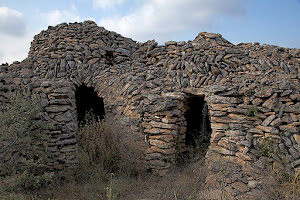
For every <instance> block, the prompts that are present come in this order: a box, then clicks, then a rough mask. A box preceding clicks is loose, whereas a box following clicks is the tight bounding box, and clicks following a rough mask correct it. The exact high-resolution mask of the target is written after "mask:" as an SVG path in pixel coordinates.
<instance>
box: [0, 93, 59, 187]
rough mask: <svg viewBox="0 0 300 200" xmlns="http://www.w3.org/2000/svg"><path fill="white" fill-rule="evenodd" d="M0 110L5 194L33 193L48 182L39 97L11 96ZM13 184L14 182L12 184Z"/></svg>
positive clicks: (1, 171) (0, 172)
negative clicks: (20, 191)
mask: <svg viewBox="0 0 300 200" xmlns="http://www.w3.org/2000/svg"><path fill="white" fill-rule="evenodd" d="M8 102H9V103H6V104H5V105H4V106H3V107H1V108H0V110H2V112H0V146H1V149H0V175H2V176H4V177H5V179H4V181H3V182H4V185H5V188H6V189H7V190H10V191H16V190H27V191H28V190H36V189H39V188H40V187H42V186H44V185H46V184H48V183H49V182H51V181H50V180H51V179H52V177H53V173H48V172H47V170H46V167H45V165H44V164H45V158H46V157H47V155H46V148H47V145H46V143H47V136H46V135H45V134H42V130H43V129H45V128H47V127H49V125H47V126H46V125H45V124H46V123H44V122H43V120H42V116H43V111H42V107H41V105H40V97H39V95H38V94H35V93H31V92H30V91H25V90H24V91H22V92H18V91H16V92H10V94H9V95H8ZM11 180H13V181H11Z"/></svg>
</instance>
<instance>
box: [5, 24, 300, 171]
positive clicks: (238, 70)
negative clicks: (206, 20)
mask: <svg viewBox="0 0 300 200" xmlns="http://www.w3.org/2000/svg"><path fill="white" fill-rule="evenodd" d="M299 77H300V50H299V49H288V48H282V47H278V46H272V45H260V44H258V43H254V44H251V43H247V44H244V43H242V44H238V45H233V44H231V43H230V42H228V41H227V40H225V39H224V38H222V36H221V35H220V34H213V33H200V34H199V35H198V36H197V37H196V38H195V39H194V40H193V41H189V42H174V41H170V42H166V43H165V45H163V46H160V45H158V44H157V43H156V42H155V41H148V42H145V43H137V42H135V41H133V40H132V39H129V38H125V37H122V36H121V35H119V34H117V33H115V32H111V31H108V30H106V29H104V28H103V27H99V26H97V25H96V24H95V23H94V22H91V21H85V22H83V23H70V24H67V23H63V24H60V25H57V26H55V27H49V28H48V30H46V31H42V32H41V33H40V34H38V35H36V36H35V37H34V40H33V41H32V43H31V48H30V52H29V54H28V57H27V58H26V59H25V60H24V61H22V62H14V63H13V64H11V65H7V64H2V66H0V102H2V103H4V102H5V101H6V98H5V96H6V94H7V92H8V91H9V90H10V89H20V88H22V87H26V88H30V89H32V90H34V91H36V92H37V93H39V94H40V96H41V98H42V101H41V104H42V106H43V109H44V113H45V120H48V121H52V122H54V128H51V130H48V134H49V135H51V138H50V139H49V141H48V145H49V150H50V153H51V156H49V158H48V165H49V167H51V168H53V169H56V170H62V171H69V170H73V169H74V168H76V165H77V159H76V154H75V152H76V150H77V143H78V141H77V137H76V130H77V127H78V120H82V117H83V113H84V112H85V111H86V110H87V109H90V108H93V110H94V111H95V112H96V114H97V115H98V116H100V117H104V116H105V118H106V119H107V120H113V121H114V122H115V123H116V124H117V125H119V126H121V127H123V128H124V130H127V132H128V135H127V136H128V137H134V138H135V141H136V143H137V144H138V145H140V146H141V151H143V152H144V156H143V157H142V158H140V159H143V160H145V166H146V168H147V169H150V170H151V171H152V172H154V173H158V174H164V173H165V172H167V171H168V169H170V168H171V167H172V166H174V164H175V163H176V162H177V161H178V160H180V158H181V156H182V154H183V153H184V152H185V151H186V147H187V145H195V141H194V139H195V138H199V137H204V138H206V139H205V140H203V141H204V142H207V143H208V146H209V147H208V150H207V151H208V152H207V154H206V156H207V157H208V158H209V157H215V156H216V155H219V156H220V157H223V158H227V159H230V160H232V161H234V162H236V163H239V164H241V166H242V165H245V164H247V163H256V164H257V165H259V163H261V161H262V160H263V159H264V157H263V156H262V155H260V154H259V153H258V150H259V148H260V145H261V143H262V141H263V140H264V139H265V138H272V139H273V140H274V141H276V144H275V149H276V150H277V152H279V153H278V155H277V157H276V158H274V161H275V160H276V159H278V160H285V162H287V164H288V165H290V166H291V167H292V168H297V167H300V148H299V145H300V134H299V126H300V108H299V107H300V102H299V101H300V90H299V88H300V83H299ZM207 138H208V139H207ZM8 160H9V158H8Z"/></svg>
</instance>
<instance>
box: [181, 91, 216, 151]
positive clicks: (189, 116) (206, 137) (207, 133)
mask: <svg viewBox="0 0 300 200" xmlns="http://www.w3.org/2000/svg"><path fill="white" fill-rule="evenodd" d="M185 106H186V113H185V119H186V122H187V127H186V128H187V130H186V136H185V145H186V147H187V148H188V153H189V152H193V153H197V154H198V155H199V154H202V155H201V156H204V155H205V154H206V152H207V149H208V147H209V144H210V137H211V132H212V130H211V126H210V120H209V114H208V106H207V103H206V102H205V100H204V96H191V97H189V98H188V99H187V101H186V105H185Z"/></svg>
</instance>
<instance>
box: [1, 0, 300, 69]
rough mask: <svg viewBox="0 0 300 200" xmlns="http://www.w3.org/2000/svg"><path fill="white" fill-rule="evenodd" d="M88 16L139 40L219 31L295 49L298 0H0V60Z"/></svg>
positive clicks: (299, 44) (14, 57)
mask: <svg viewBox="0 0 300 200" xmlns="http://www.w3.org/2000/svg"><path fill="white" fill-rule="evenodd" d="M84 20H93V21H95V22H96V23H97V24H98V26H103V27H105V28H106V29H108V30H111V31H115V32H117V33H120V34H122V35H123V36H125V37H130V38H132V39H133V40H135V41H138V42H146V41H147V40H152V39H155V40H156V41H157V42H158V43H159V44H164V43H165V42H166V41H171V40H172V41H189V40H193V39H194V38H195V37H196V36H197V35H198V33H200V32H204V31H205V32H214V33H220V34H221V35H223V37H224V38H225V39H227V40H228V41H230V42H232V43H233V44H238V43H241V42H244V43H247V42H252V43H254V42H260V43H261V44H273V45H277V46H282V47H289V48H299V49H300V0H48V1H42V0H0V64H1V63H6V62H7V63H12V62H13V61H22V60H23V59H25V58H26V57H27V54H28V52H29V48H30V42H31V41H32V40H33V37H34V35H36V34H38V33H40V32H41V31H42V30H46V29H47V28H48V26H49V25H51V26H55V25H57V24H59V23H62V22H82V21H84Z"/></svg>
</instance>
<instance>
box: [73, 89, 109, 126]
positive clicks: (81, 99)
mask: <svg viewBox="0 0 300 200" xmlns="http://www.w3.org/2000/svg"><path fill="white" fill-rule="evenodd" d="M75 99H76V106H77V120H78V123H82V122H84V118H85V115H86V113H87V112H91V113H92V114H93V115H94V116H95V117H99V118H100V119H103V118H104V116H105V111H104V103H103V99H102V98H101V97H98V95H97V93H96V92H95V91H94V88H92V87H87V86H85V85H80V86H78V87H76V91H75Z"/></svg>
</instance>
